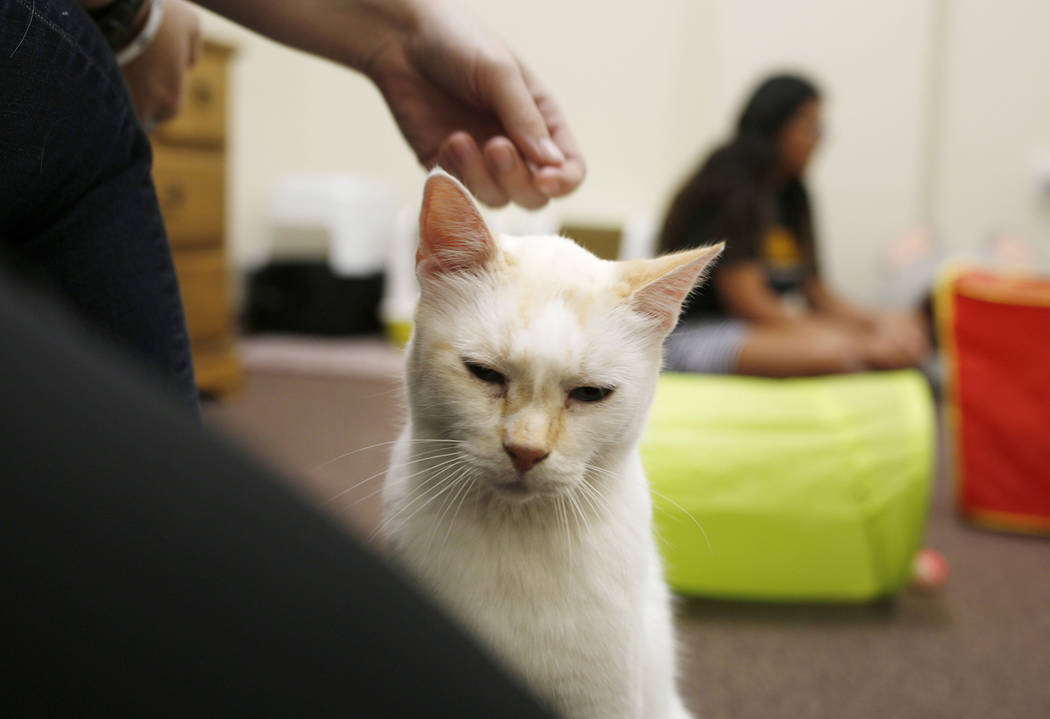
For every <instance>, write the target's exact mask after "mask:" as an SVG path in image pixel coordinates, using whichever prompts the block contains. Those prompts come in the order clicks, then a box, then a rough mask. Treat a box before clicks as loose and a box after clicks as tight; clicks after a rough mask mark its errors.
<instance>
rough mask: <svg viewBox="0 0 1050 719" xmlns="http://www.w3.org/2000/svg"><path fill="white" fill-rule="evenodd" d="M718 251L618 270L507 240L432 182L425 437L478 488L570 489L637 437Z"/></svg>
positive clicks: (421, 343) (414, 381)
mask: <svg viewBox="0 0 1050 719" xmlns="http://www.w3.org/2000/svg"><path fill="white" fill-rule="evenodd" d="M717 253H718V248H715V249H704V250H697V251H693V254H692V255H690V256H686V255H689V253H683V254H682V255H680V256H677V259H672V258H661V259H659V260H652V261H642V262H632V263H616V262H607V261H604V260H600V259H598V258H596V257H595V256H594V255H592V254H590V253H589V252H587V251H586V250H584V249H582V248H581V247H579V246H578V245H576V244H574V243H573V242H571V241H570V240H567V239H564V238H560V237H521V238H519V237H496V236H494V235H493V234H492V233H490V232H489V231H488V229H487V228H486V227H485V224H484V221H483V220H482V219H481V216H480V214H479V213H478V211H477V208H476V206H475V205H474V203H473V201H472V200H471V199H470V197H469V195H467V194H466V191H465V190H464V189H463V188H462V186H460V185H459V183H457V182H456V181H455V180H453V179H452V178H451V177H449V176H448V175H445V174H444V173H440V172H436V173H435V174H432V175H431V177H430V179H429V180H428V183H427V190H426V196H425V198H424V207H423V213H422V217H421V227H420V251H419V254H418V258H417V268H418V274H419V279H420V285H421V289H422V294H421V298H420V303H419V307H418V309H417V312H416V322H415V328H416V329H415V333H414V335H413V339H412V347H411V350H410V356H409V376H408V381H409V394H410V400H411V407H412V415H413V423H414V425H415V427H416V431H417V432H423V433H425V435H427V436H431V437H440V438H443V439H454V440H461V441H462V444H461V445H460V451H461V452H462V453H463V454H464V455H465V456H466V457H467V458H468V460H467V461H468V464H469V465H470V466H471V467H472V468H473V469H474V470H475V473H474V474H475V476H476V477H477V482H478V484H479V487H480V489H481V491H489V492H491V493H492V494H493V495H494V496H497V497H500V498H503V499H506V500H508V501H522V500H527V499H530V498H533V497H536V496H541V495H543V494H551V493H559V492H564V491H566V490H569V489H571V488H572V487H573V486H575V484H576V483H578V482H579V481H581V479H582V478H583V477H584V475H585V473H586V472H587V471H588V470H590V469H593V468H594V467H595V466H597V467H599V469H598V470H596V471H599V472H600V468H601V467H602V466H607V464H608V459H609V458H610V457H613V456H616V455H617V454H620V453H622V452H624V451H627V450H629V449H630V448H631V447H632V446H633V444H634V443H635V442H636V441H637V439H638V437H639V435H640V433H641V429H642V425H643V422H644V419H645V414H646V411H647V409H648V407H649V404H650V402H651V400H652V396H653V391H654V387H655V382H656V377H657V373H658V371H659V365H660V361H661V343H662V341H663V339H664V336H665V335H666V334H667V332H668V331H669V330H670V328H671V327H673V326H674V323H675V321H676V320H677V316H678V312H679V308H680V305H681V302H682V300H683V299H684V298H685V296H686V295H687V294H688V292H689V290H690V289H691V288H692V286H693V284H694V283H695V281H696V278H697V276H698V274H699V273H700V272H701V270H702V269H703V267H704V266H705V265H706V264H707V263H708V262H709V261H710V260H711V259H713V257H714V256H715V255H717Z"/></svg>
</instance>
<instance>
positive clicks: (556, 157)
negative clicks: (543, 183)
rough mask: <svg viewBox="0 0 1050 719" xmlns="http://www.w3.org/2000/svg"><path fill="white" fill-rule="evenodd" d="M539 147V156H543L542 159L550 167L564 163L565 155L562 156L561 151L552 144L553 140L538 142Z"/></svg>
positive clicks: (545, 139)
mask: <svg viewBox="0 0 1050 719" xmlns="http://www.w3.org/2000/svg"><path fill="white" fill-rule="evenodd" d="M539 147H540V154H541V155H543V158H544V159H545V160H546V161H547V162H549V163H551V164H552V165H560V164H561V163H563V162H565V155H564V154H562V151H561V150H559V149H558V146H557V145H555V144H554V140H552V139H550V138H549V137H545V138H543V139H542V140H540V142H539Z"/></svg>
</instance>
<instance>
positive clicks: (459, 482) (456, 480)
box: [427, 465, 473, 553]
mask: <svg viewBox="0 0 1050 719" xmlns="http://www.w3.org/2000/svg"><path fill="white" fill-rule="evenodd" d="M472 469H473V468H472V467H471V466H469V465H467V466H465V467H463V468H462V469H461V471H460V472H459V474H457V475H456V476H455V477H453V478H452V479H451V480H450V481H449V483H450V484H455V485H456V490H455V491H454V492H452V493H451V494H450V495H448V497H447V498H446V500H445V502H444V503H443V504H442V510H441V515H440V516H439V517H438V519H437V521H436V522H435V523H434V527H433V528H432V529H431V530H430V536H429V537H428V538H427V553H429V552H430V547H431V546H433V543H434V535H435V533H436V532H437V530H438V528H439V527H440V526H441V522H442V521H443V520H444V519H445V515H446V514H448V510H449V509H451V508H452V505H453V504H454V503H455V501H456V497H458V496H459V494H460V492H461V491H462V490H463V488H464V487H465V486H466V485H467V484H468V482H467V480H465V479H464V478H465V477H466V476H467V475H468V474H470V472H471V471H472ZM451 526H452V525H451V522H450V523H449V527H451Z"/></svg>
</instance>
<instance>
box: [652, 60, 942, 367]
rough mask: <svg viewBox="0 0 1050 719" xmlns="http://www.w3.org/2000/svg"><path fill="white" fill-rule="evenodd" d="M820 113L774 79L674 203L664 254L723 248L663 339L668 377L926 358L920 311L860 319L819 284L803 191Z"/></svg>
mask: <svg viewBox="0 0 1050 719" xmlns="http://www.w3.org/2000/svg"><path fill="white" fill-rule="evenodd" d="M820 109H821V107H820V95H819V93H818V91H817V89H816V88H815V87H814V86H813V85H812V84H811V83H810V82H808V81H807V80H805V79H803V78H800V77H794V76H788V75H782V76H775V77H772V78H769V79H768V80H766V81H765V82H763V83H762V84H761V85H760V86H759V87H758V89H757V90H756V91H755V93H754V94H753V95H752V96H751V99H750V100H749V101H748V103H747V105H746V106H745V108H744V111H743V113H742V115H741V116H740V120H739V121H738V123H737V131H736V135H735V137H733V138H732V139H731V140H730V141H729V142H728V143H727V144H726V145H724V146H723V147H721V148H719V149H717V150H716V151H715V152H713V153H712V154H711V155H710V157H708V159H707V161H706V162H704V164H703V165H702V166H701V167H700V170H699V171H698V172H697V173H696V174H695V175H694V176H693V177H692V178H691V179H690V180H689V181H688V182H686V184H685V185H684V187H682V189H681V190H680V191H679V192H678V195H677V196H676V197H675V200H674V202H673V203H672V205H671V209H670V211H669V213H668V216H667V219H666V221H665V223H664V227H663V230H662V232H661V236H660V250H661V251H662V252H670V251H673V250H680V249H686V248H690V247H695V246H697V245H702V244H709V243H712V242H715V241H718V240H726V249H725V254H724V256H723V257H722V258H721V259H720V260H719V262H718V264H717V266H716V267H715V268H714V271H713V274H712V276H711V280H710V282H709V284H708V285H707V286H705V288H704V289H702V290H701V291H700V292H699V293H698V294H697V296H696V297H694V298H693V301H692V304H691V306H690V307H689V308H688V309H687V310H686V311H685V312H684V313H683V320H682V324H681V325H679V327H678V329H677V330H675V332H674V333H673V334H672V335H671V337H670V339H669V340H668V346H667V365H668V369H670V370H673V371H679V372H707V373H738V374H747V375H760V376H767V377H791V376H799V375H820V374H830V373H838V372H856V371H864V370H872V369H898V368H904V367H912V366H916V365H918V364H919V363H920V362H922V361H923V359H924V358H925V357H926V355H927V354H928V353H929V351H930V341H929V332H928V329H927V327H926V324H925V322H924V320H922V319H921V318H920V315H919V314H918V313H911V312H896V313H889V312H883V313H876V312H870V311H866V310H863V309H861V308H858V307H856V306H854V305H852V304H850V303H849V302H847V301H846V300H845V299H843V298H841V297H839V296H838V295H836V294H835V293H834V292H833V291H832V290H831V289H830V288H829V287H828V286H827V285H826V284H825V283H824V281H823V279H822V278H821V273H820V267H819V265H818V262H817V248H816V237H815V231H814V223H813V220H812V215H811V212H810V205H809V198H808V195H807V192H806V187H805V184H804V181H803V175H804V172H805V169H806V166H807V165H808V164H809V160H810V157H811V155H812V154H813V151H814V150H815V149H816V147H817V143H818V141H819V139H820Z"/></svg>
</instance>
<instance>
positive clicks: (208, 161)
mask: <svg viewBox="0 0 1050 719" xmlns="http://www.w3.org/2000/svg"><path fill="white" fill-rule="evenodd" d="M224 180H225V164H224V161H223V156H222V155H221V154H220V153H217V152H212V151H210V150H191V149H189V148H185V147H180V148H177V149H176V148H171V147H165V146H164V145H160V144H158V145H155V146H154V147H153V182H154V184H155V185H156V186H157V198H158V199H159V200H160V211H161V214H162V215H164V226H165V227H166V228H167V230H168V238H169V239H170V241H171V245H172V247H186V246H194V245H197V246H199V245H214V244H219V243H220V242H221V240H222V236H223V230H224V229H225V228H224V224H225V207H226V188H225V182H224Z"/></svg>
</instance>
